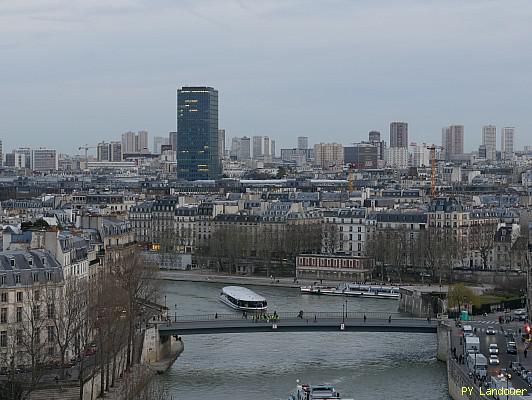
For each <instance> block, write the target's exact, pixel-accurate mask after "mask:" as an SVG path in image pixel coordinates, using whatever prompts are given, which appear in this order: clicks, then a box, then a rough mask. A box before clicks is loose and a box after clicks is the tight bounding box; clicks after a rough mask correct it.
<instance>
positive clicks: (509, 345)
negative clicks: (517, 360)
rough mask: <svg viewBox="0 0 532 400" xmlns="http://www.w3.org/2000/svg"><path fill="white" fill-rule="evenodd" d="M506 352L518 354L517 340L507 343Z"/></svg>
mask: <svg viewBox="0 0 532 400" xmlns="http://www.w3.org/2000/svg"><path fill="white" fill-rule="evenodd" d="M506 352H507V353H508V354H517V346H516V344H515V342H508V343H507V344H506Z"/></svg>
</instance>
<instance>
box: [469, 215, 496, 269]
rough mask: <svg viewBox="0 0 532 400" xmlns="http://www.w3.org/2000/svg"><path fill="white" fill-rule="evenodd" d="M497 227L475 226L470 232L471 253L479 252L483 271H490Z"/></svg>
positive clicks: (492, 225) (488, 225)
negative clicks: (490, 259) (489, 266)
mask: <svg viewBox="0 0 532 400" xmlns="http://www.w3.org/2000/svg"><path fill="white" fill-rule="evenodd" d="M496 233H497V225H495V224H485V225H474V226H472V227H471V228H470V230H469V237H468V239H469V244H470V250H471V251H477V252H478V253H479V255H480V258H481V259H482V267H483V269H488V262H489V257H490V255H491V253H492V251H493V248H494V247H495V234H496Z"/></svg>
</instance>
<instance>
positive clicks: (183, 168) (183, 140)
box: [176, 86, 222, 180]
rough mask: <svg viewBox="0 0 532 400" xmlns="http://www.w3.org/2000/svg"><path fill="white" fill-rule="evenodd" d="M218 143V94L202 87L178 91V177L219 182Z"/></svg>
mask: <svg viewBox="0 0 532 400" xmlns="http://www.w3.org/2000/svg"><path fill="white" fill-rule="evenodd" d="M218 140H219V135H218V91H217V90H214V89H213V88H212V87H205V86H191V87H185V86H184V87H182V88H181V89H178V90H177V148H176V151H177V154H176V155H177V177H178V178H181V179H186V180H198V179H219V178H221V175H222V171H221V169H222V168H221V157H220V155H219V154H218V152H219V145H218Z"/></svg>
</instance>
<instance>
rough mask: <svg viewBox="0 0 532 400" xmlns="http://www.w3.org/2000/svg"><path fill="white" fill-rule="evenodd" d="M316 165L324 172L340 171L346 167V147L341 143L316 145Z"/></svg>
mask: <svg viewBox="0 0 532 400" xmlns="http://www.w3.org/2000/svg"><path fill="white" fill-rule="evenodd" d="M314 159H315V163H316V165H318V166H320V167H321V168H322V169H324V170H331V169H339V168H342V167H343V165H344V147H343V146H342V145H341V144H339V143H318V144H315V145H314Z"/></svg>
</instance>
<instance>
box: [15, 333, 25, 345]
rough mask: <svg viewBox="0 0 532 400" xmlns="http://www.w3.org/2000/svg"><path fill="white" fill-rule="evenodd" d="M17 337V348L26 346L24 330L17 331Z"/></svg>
mask: <svg viewBox="0 0 532 400" xmlns="http://www.w3.org/2000/svg"><path fill="white" fill-rule="evenodd" d="M16 337H17V346H22V345H23V344H24V341H23V336H22V329H17V333H16Z"/></svg>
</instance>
